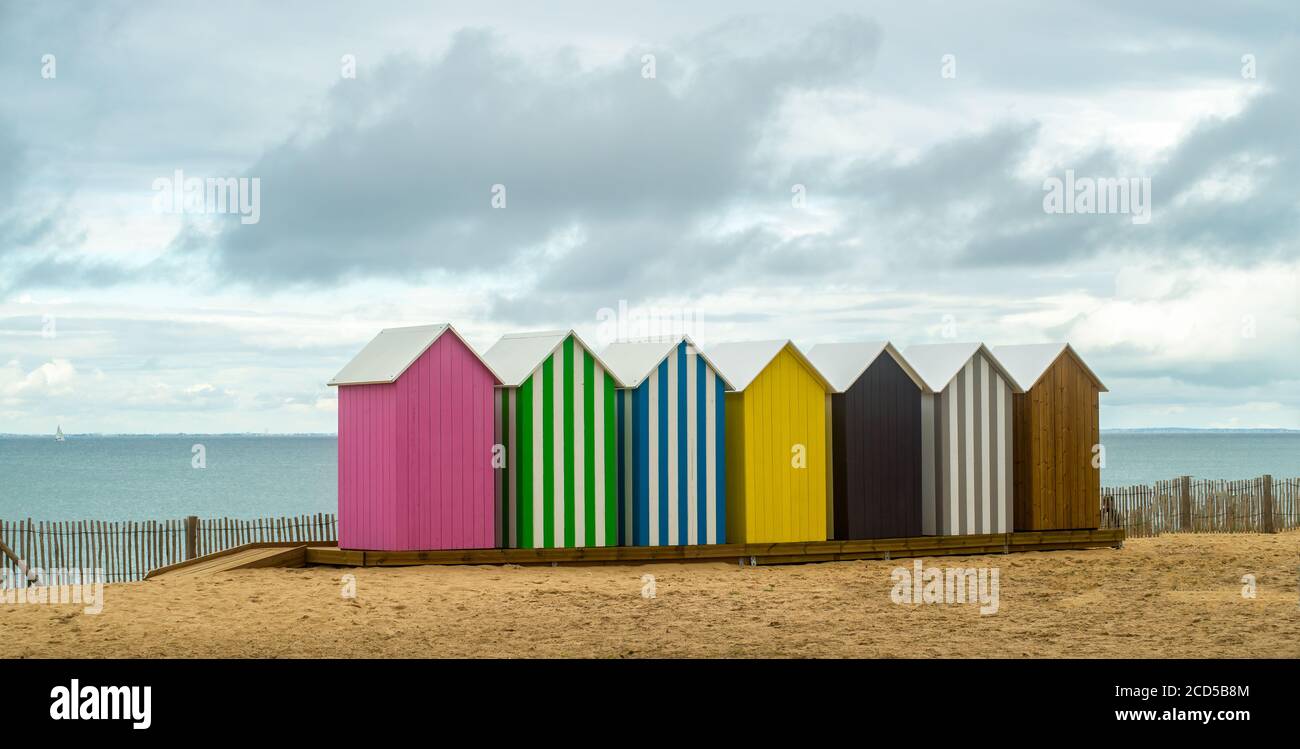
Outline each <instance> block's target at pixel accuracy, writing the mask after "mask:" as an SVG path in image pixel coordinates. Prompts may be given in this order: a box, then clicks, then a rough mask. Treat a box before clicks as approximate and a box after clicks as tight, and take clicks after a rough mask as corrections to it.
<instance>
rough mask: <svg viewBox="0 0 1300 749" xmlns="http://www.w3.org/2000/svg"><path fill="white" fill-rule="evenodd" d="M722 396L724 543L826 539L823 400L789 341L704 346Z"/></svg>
mask: <svg viewBox="0 0 1300 749" xmlns="http://www.w3.org/2000/svg"><path fill="white" fill-rule="evenodd" d="M708 353H709V358H710V359H711V360H712V362H713V364H714V366H715V367H716V368H717V370H718V372H719V373H721V374H722V376H723V378H724V379H725V380H726V381H727V382H729V383H731V385H732V388H733V389H732V391H731V392H728V393H727V394H726V429H725V432H726V453H727V457H726V461H727V474H726V481H727V542H728V543H733V544H735V543H775V542H781V541H825V540H826V538H827V535H826V529H827V515H826V498H827V485H826V478H827V455H828V448H829V444H828V441H827V431H828V429H827V427H828V422H827V419H826V403H827V399H826V396H827V394H828V393H830V392H831V385H830V383H828V382H827V381H826V378H824V377H823V376H822V375H821V373H819V372H818V371H817V368H816V367H814V366H813V365H812V364H811V363H810V362H809V361H808V359H806V358H805V357H804V355H803V353H802V352H800V351H799V349H797V348H795V346H794V344H792V343H791V342H790V341H755V342H747V343H723V344H719V345H717V346H714V347H712V348H710V349H709V351H708Z"/></svg>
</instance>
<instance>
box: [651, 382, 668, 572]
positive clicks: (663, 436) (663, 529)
mask: <svg viewBox="0 0 1300 749" xmlns="http://www.w3.org/2000/svg"><path fill="white" fill-rule="evenodd" d="M655 418H657V419H659V434H658V435H657V436H658V437H659V460H658V463H659V465H658V466H657V468H658V469H659V537H658V538H656V539H654V545H655V546H663V544H664V542H665V541H666V540H667V539H668V357H664V360H663V361H661V362H659V413H657V414H655Z"/></svg>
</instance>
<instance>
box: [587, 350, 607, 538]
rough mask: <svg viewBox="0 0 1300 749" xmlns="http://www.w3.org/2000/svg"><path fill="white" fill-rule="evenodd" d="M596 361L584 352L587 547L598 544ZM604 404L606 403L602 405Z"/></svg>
mask: <svg viewBox="0 0 1300 749" xmlns="http://www.w3.org/2000/svg"><path fill="white" fill-rule="evenodd" d="M595 369H596V368H595V360H593V359H592V358H591V355H590V354H588V353H587V352H586V351H583V352H582V429H583V432H582V433H583V435H585V439H583V441H582V473H583V481H582V489H583V492H582V494H583V497H582V507H583V513H582V519H583V525H584V527H583V529H582V530H583V536H584V538H585V539H586V544H587V546H595V545H596V438H597V436H598V435H597V434H596V402H595V401H596V372H595ZM602 405H604V404H602Z"/></svg>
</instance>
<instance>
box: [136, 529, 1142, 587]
mask: <svg viewBox="0 0 1300 749" xmlns="http://www.w3.org/2000/svg"><path fill="white" fill-rule="evenodd" d="M1123 544H1124V531H1123V530H1122V529H1119V528H1108V529H1103V530H1081V531H1033V532H1024V533H996V534H987V535H979V536H918V537H913V538H882V539H872V540H869V541H810V542H801V543H779V544H715V545H712V546H607V547H596V548H583V549H465V550H457V551H357V550H352V549H339V548H337V547H334V546H323V545H310V544H303V543H302V542H279V543H253V544H245V545H243V546H237V547H235V548H233V549H227V550H226V551H222V552H218V553H216V554H209V555H207V556H203V557H199V558H197V559H191V560H189V561H186V562H180V563H178V564H173V565H169V566H167V567H160V568H158V569H156V570H153V571H152V572H150V573H149V574H148V575H146V576H145V579H147V580H152V579H156V578H159V577H181V576H191V575H206V574H214V573H218V572H227V571H230V570H240V569H251V568H254V567H302V566H305V565H312V564H323V565H334V566H339V567H403V566H414V565H421V564H440V565H447V564H520V565H537V564H540V565H556V564H577V565H582V564H642V563H648V562H708V561H714V562H716V561H726V562H739V563H741V564H802V563H806V562H835V561H843V560H849V559H908V558H914V557H934V556H952V555H966V554H1008V553H1011V552H1016V551H1057V550H1062V549H1095V548H1102V547H1117V548H1118V547H1120V546H1123Z"/></svg>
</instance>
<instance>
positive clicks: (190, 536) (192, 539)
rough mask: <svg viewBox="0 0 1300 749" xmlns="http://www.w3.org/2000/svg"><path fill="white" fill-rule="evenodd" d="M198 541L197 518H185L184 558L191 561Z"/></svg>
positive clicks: (195, 516) (191, 516)
mask: <svg viewBox="0 0 1300 749" xmlns="http://www.w3.org/2000/svg"><path fill="white" fill-rule="evenodd" d="M198 541H199V517H198V516H197V515H190V516H188V517H186V518H185V558H186V559H193V558H194V551H195V547H196V546H198Z"/></svg>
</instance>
